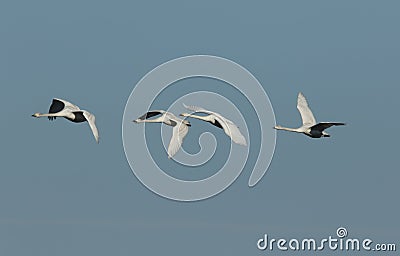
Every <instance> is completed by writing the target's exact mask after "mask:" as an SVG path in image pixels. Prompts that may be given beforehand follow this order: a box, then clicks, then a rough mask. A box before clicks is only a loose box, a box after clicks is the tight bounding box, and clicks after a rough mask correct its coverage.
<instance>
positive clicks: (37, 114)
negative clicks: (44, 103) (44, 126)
mask: <svg viewBox="0 0 400 256" xmlns="http://www.w3.org/2000/svg"><path fill="white" fill-rule="evenodd" d="M32 116H33V117H37V118H39V117H50V116H52V117H60V115H58V113H52V114H50V113H48V114H41V113H35V114H33V115H32Z"/></svg>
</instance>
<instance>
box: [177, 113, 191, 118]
mask: <svg viewBox="0 0 400 256" xmlns="http://www.w3.org/2000/svg"><path fill="white" fill-rule="evenodd" d="M179 115H180V116H184V117H188V116H189V114H188V113H182V114H179Z"/></svg>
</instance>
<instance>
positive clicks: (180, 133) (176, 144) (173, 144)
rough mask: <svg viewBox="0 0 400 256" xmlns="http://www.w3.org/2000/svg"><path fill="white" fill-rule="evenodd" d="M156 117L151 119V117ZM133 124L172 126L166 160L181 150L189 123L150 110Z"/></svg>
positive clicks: (171, 115) (165, 112)
mask: <svg viewBox="0 0 400 256" xmlns="http://www.w3.org/2000/svg"><path fill="white" fill-rule="evenodd" d="M154 116H158V117H156V118H153V119H149V118H151V117H154ZM133 122H135V123H164V124H166V125H168V126H172V127H173V129H172V137H171V140H170V142H169V145H168V151H167V153H168V158H171V157H173V156H174V155H175V154H176V153H177V152H178V151H179V149H180V148H181V146H182V143H183V139H184V138H185V136H186V135H187V133H188V131H189V126H190V122H189V121H187V120H183V119H180V118H178V117H176V116H175V115H174V114H172V113H170V112H167V111H164V110H151V111H149V112H147V113H146V114H144V115H142V116H140V117H139V118H137V119H136V120H133Z"/></svg>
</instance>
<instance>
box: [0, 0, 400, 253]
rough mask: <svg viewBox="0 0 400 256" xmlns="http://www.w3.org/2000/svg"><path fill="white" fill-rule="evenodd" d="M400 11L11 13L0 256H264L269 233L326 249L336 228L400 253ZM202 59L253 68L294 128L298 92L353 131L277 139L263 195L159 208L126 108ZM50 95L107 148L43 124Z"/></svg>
mask: <svg viewBox="0 0 400 256" xmlns="http://www.w3.org/2000/svg"><path fill="white" fill-rule="evenodd" d="M399 7H400V4H399V3H398V2H397V1H384V2H382V1H381V2H379V3H378V2H377V1H334V2H333V1H330V2H328V1H301V2H300V1H284V2H283V1H279V2H278V1H257V2H256V1H254V2H252V3H232V2H231V1H219V2H218V3H215V2H214V1H202V2H201V3H200V2H196V3H194V2H184V1H168V2H161V3H160V2H156V1H154V2H153V1H149V2H146V3H135V2H133V1H114V2H112V3H111V2H109V1H68V2H54V1H35V2H31V1H19V2H16V1H5V2H3V4H2V8H1V10H0V32H1V35H2V40H1V44H0V45H1V48H0V53H1V55H0V56H1V58H0V70H1V76H0V83H1V85H2V86H1V94H0V99H1V100H0V104H1V107H2V110H3V111H2V113H3V115H2V121H1V124H2V128H1V131H2V133H1V134H2V143H1V153H2V156H3V157H2V161H1V171H0V202H1V211H0V253H1V254H2V255H27V254H29V255H71V254H75V255H76V254H78V255H80V254H81V255H111V254H112V255H132V254H139V255H160V254H171V255H172V254H175V255H187V254H189V253H190V254H191V255H204V254H212V255H227V254H230V255H264V254H266V252H260V251H258V250H257V248H256V245H255V243H256V241H257V239H258V238H260V237H261V236H262V235H263V234H264V233H268V234H271V235H276V236H277V237H288V238H290V237H310V236H311V237H312V236H314V237H317V238H318V237H324V236H327V235H334V233H335V231H336V229H337V228H338V227H339V226H345V227H346V228H347V229H348V231H349V233H350V235H351V236H359V237H371V238H373V239H374V240H376V241H381V242H396V241H395V239H398V232H399V221H398V216H399V214H400V208H399V206H398V203H397V201H398V194H399V186H398V184H397V183H398V180H399V178H400V174H399V172H398V170H397V169H398V167H397V166H398V162H399V161H398V153H397V148H398V142H399V139H398V136H397V134H396V130H395V127H398V126H399V125H400V121H399V119H398V118H397V116H398V109H399V105H400V104H399V101H398V95H399V93H400V89H399V86H398V85H399V83H400V77H399V75H398V71H399V70H400V69H399V68H400V66H399V59H400V51H399V50H400V35H399V33H398V24H399V23H400V17H399V15H398V9H399ZM192 54H211V55H217V56H221V57H225V58H228V59H231V60H233V61H235V62H237V63H239V64H240V65H242V66H244V67H245V68H247V69H248V70H249V71H250V72H251V73H252V74H253V75H254V76H255V77H256V78H257V79H258V80H259V81H260V83H261V84H262V85H263V87H264V89H265V90H266V92H267V93H268V95H269V98H270V100H271V103H272V106H273V107H274V111H275V115H276V120H277V123H279V124H281V125H284V126H289V127H296V126H297V125H299V124H300V116H299V114H298V112H297V109H296V97H297V93H298V92H299V91H302V92H303V93H304V94H305V95H306V97H307V98H308V101H309V103H310V106H311V108H312V109H313V111H314V114H315V116H316V118H317V120H320V121H340V122H346V123H347V124H348V125H347V126H346V127H336V128H331V129H330V130H329V132H330V134H331V135H332V137H331V138H329V139H321V140H313V139H310V138H308V137H306V136H302V135H299V134H291V133H286V132H279V133H278V136H277V145H276V150H275V155H274V158H273V160H272V163H271V166H270V168H269V171H268V173H267V175H266V176H265V177H264V179H263V180H262V181H261V182H260V183H259V184H258V185H257V186H256V187H254V188H252V189H249V188H248V187H247V181H248V177H249V174H250V170H244V172H243V173H242V175H241V176H239V178H238V180H237V181H236V182H235V183H234V184H233V185H232V186H231V187H230V188H228V189H227V190H226V191H224V192H223V193H221V194H220V195H218V196H216V197H213V198H211V199H208V200H204V201H200V202H196V203H182V202H175V201H171V200H166V199H164V198H161V197H159V196H157V195H155V194H154V193H152V192H150V191H149V190H147V189H146V188H145V187H144V186H143V185H142V184H141V183H140V182H139V181H138V180H137V178H136V177H135V176H134V175H133V174H132V171H131V170H130V168H129V165H128V163H127V161H126V159H125V155H124V151H123V147H122V134H121V126H122V116H123V111H124V107H125V103H126V101H127V99H128V97H129V94H130V93H131V91H132V89H133V88H134V86H135V84H136V83H137V82H138V81H139V80H140V79H141V78H142V77H143V76H144V75H145V74H146V73H147V72H149V71H150V70H152V69H153V68H154V67H156V66H158V65H160V64H162V63H164V62H166V61H168V60H171V59H174V58H177V57H181V56H186V55H192ZM227 94H229V92H227ZM53 97H60V98H64V99H68V100H70V101H72V102H73V103H76V104H77V105H79V106H80V107H82V108H84V109H87V110H89V111H91V112H93V113H94V114H95V115H96V118H97V125H98V128H99V131H100V136H101V142H100V144H99V145H97V144H96V143H95V141H94V139H93V137H92V135H91V133H90V129H89V128H88V127H87V125H86V124H81V125H79V124H78V125H77V124H73V123H70V122H68V121H66V120H57V121H55V122H52V123H50V122H48V121H47V120H44V119H43V120H36V119H33V118H31V117H30V115H31V114H32V113H34V112H38V111H39V112H43V111H46V110H47V109H48V107H49V105H50V102H51V99H52V98H53ZM133 118H136V117H132V119H133ZM204 127H205V126H204ZM200 128H201V127H200ZM205 128H206V127H205ZM190 140H192V141H193V138H191V139H190ZM397 243H398V240H397ZM276 253H277V254H279V253H278V252H276ZM325 253H326V254H329V255H335V254H331V252H329V251H328V252H325ZM336 253H337V255H339V254H340V253H339V252H336ZM281 254H282V255H285V254H287V255H289V253H281ZM298 255H306V254H304V253H303V254H302V253H301V252H299V253H298ZM321 255H324V252H322V253H321ZM385 255H391V254H390V253H387V254H385ZM392 255H394V254H392Z"/></svg>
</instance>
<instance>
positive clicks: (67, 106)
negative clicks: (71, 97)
mask: <svg viewBox="0 0 400 256" xmlns="http://www.w3.org/2000/svg"><path fill="white" fill-rule="evenodd" d="M32 116H33V117H37V118H39V117H48V118H49V120H54V119H56V118H57V117H64V118H66V119H68V120H70V121H72V122H74V123H82V122H88V123H89V126H90V129H91V130H92V133H93V136H94V138H95V139H96V142H97V143H99V132H98V130H97V127H96V124H95V120H96V118H95V116H94V115H93V114H91V113H89V112H88V111H86V110H81V109H80V108H79V107H78V106H76V105H74V104H72V103H70V102H68V101H66V100H62V99H56V98H54V99H53V102H52V103H51V106H50V109H49V113H48V114H41V113H35V114H33V115H32Z"/></svg>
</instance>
